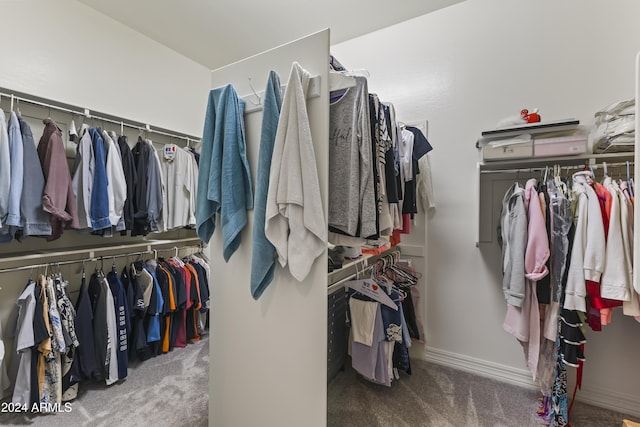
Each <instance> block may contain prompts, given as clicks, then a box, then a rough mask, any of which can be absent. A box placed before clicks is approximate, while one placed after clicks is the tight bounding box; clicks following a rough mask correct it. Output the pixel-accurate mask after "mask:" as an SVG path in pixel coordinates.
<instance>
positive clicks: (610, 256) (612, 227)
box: [600, 177, 630, 301]
mask: <svg viewBox="0 0 640 427" xmlns="http://www.w3.org/2000/svg"><path fill="white" fill-rule="evenodd" d="M603 185H604V187H605V189H606V190H607V191H608V192H609V193H610V194H611V213H610V216H609V234H608V236H607V244H606V256H605V265H606V268H605V269H604V272H603V273H602V282H601V283H600V296H602V298H609V299H614V300H619V301H628V300H629V299H630V295H629V285H630V276H629V273H630V271H629V270H627V268H628V267H627V259H626V254H625V252H628V248H627V251H625V244H624V236H623V230H622V212H621V205H620V198H619V196H618V189H617V185H616V184H615V183H614V182H613V180H612V179H611V177H606V178H605V179H604V183H603ZM625 222H626V221H625ZM627 246H628V245H627Z"/></svg>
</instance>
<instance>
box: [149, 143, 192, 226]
mask: <svg viewBox="0 0 640 427" xmlns="http://www.w3.org/2000/svg"><path fill="white" fill-rule="evenodd" d="M158 157H159V159H160V171H161V173H162V180H163V181H164V182H165V191H164V192H163V194H162V196H163V206H164V209H163V212H165V213H164V215H163V217H164V224H165V229H166V230H172V229H174V228H179V227H186V226H187V225H195V222H196V218H195V196H196V190H195V185H194V184H195V181H196V178H195V175H194V171H193V169H194V161H195V159H194V158H193V156H192V155H191V154H189V153H188V152H187V151H186V150H184V149H183V148H180V147H178V146H177V145H175V144H167V145H165V146H163V147H162V148H160V149H158Z"/></svg>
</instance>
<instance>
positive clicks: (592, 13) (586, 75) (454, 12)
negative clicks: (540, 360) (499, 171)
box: [332, 0, 640, 413]
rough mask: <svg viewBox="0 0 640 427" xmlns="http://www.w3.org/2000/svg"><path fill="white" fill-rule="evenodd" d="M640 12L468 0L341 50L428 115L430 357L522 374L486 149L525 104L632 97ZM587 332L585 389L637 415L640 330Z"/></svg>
mask: <svg viewBox="0 0 640 427" xmlns="http://www.w3.org/2000/svg"><path fill="white" fill-rule="evenodd" d="M638 16H640V3H639V2H637V1H634V0H615V1H608V2H601V1H596V0H589V1H584V0H582V1H580V0H565V1H562V2H557V1H553V0H542V1H537V2H525V1H521V0H520V1H513V0H467V1H465V2H463V3H460V4H457V5H454V6H451V7H449V8H446V9H443V10H440V11H437V12H434V13H432V14H429V15H424V16H421V17H418V18H415V19H413V20H411V21H407V22H406V23H403V24H399V25H396V26H393V27H390V28H388V29H385V30H381V31H378V32H375V33H372V34H369V35H367V36H363V37H360V38H357V39H354V40H351V41H348V42H345V43H341V44H338V45H336V46H333V47H332V53H333V54H334V55H336V57H337V58H338V59H339V60H340V61H341V62H342V63H343V64H344V65H345V66H346V67H347V68H366V69H368V70H369V71H370V73H371V78H370V80H369V87H370V89H371V90H372V91H376V92H377V93H378V94H379V95H380V96H381V98H383V99H385V100H389V101H391V102H394V104H395V106H396V109H397V111H398V114H399V117H401V118H403V119H405V120H421V119H424V118H426V119H427V120H429V140H430V141H431V143H432V145H433V146H434V147H435V149H434V151H433V152H432V154H429V155H430V156H433V157H432V162H431V164H432V166H433V179H434V188H435V191H436V199H437V211H436V213H435V215H434V216H433V217H432V218H430V222H429V226H428V227H427V228H428V231H427V234H428V235H427V272H428V276H427V284H426V287H427V295H426V323H427V325H426V329H427V346H428V348H427V353H429V352H432V353H440V354H445V355H448V356H449V359H450V360H454V359H456V358H457V359H459V360H460V361H463V362H465V361H466V362H468V363H474V364H476V366H478V367H483V368H486V370H487V371H492V370H493V371H495V372H499V371H504V372H506V375H511V374H513V375H516V376H517V375H523V374H524V367H525V365H524V358H523V355H522V351H521V349H520V346H519V345H518V344H517V343H516V341H515V339H513V338H512V337H511V336H510V335H509V334H507V333H506V332H504V331H503V329H502V321H503V318H504V313H505V310H506V306H505V302H504V298H503V296H502V292H501V273H500V264H499V257H498V247H497V244H494V245H493V246H490V247H482V248H481V249H478V248H476V247H475V239H476V232H475V227H476V224H477V221H478V218H477V214H476V212H477V207H476V206H475V204H476V203H475V200H476V191H477V190H476V187H475V185H476V179H477V178H476V161H477V159H478V155H477V150H476V148H475V146H474V144H475V141H476V139H477V138H478V137H479V135H480V133H481V131H483V130H487V129H490V128H493V127H494V126H495V124H496V123H497V122H498V121H499V120H500V119H501V118H503V117H506V116H510V115H514V114H518V112H519V111H520V109H522V108H529V109H532V108H536V107H537V108H539V109H540V113H541V115H542V118H543V120H553V119H563V118H569V117H575V118H578V119H580V121H581V123H583V124H586V123H592V122H593V114H594V112H595V111H596V110H597V109H599V108H601V107H604V106H606V105H608V104H609V103H612V102H615V101H618V100H622V99H628V98H632V97H633V96H634V75H635V71H634V70H635V63H634V60H635V55H636V52H638V50H640V26H638V25H637V17H638ZM588 339H589V341H588V343H587V346H586V357H587V362H586V368H585V375H584V383H583V391H582V393H580V394H579V395H581V396H582V397H583V398H585V399H587V400H590V401H591V400H593V399H599V400H600V401H601V402H602V401H604V400H606V402H605V404H608V405H613V404H614V403H615V402H613V401H614V400H615V399H614V397H615V398H616V399H617V400H618V401H620V402H622V403H621V405H623V406H624V408H631V409H633V408H636V409H635V412H636V413H638V409H637V408H640V392H638V387H637V383H638V381H637V380H638V376H637V375H635V374H634V375H633V376H630V375H629V374H630V373H631V372H635V373H637V368H638V362H637V360H638V358H637V355H638V353H639V352H640V324H637V323H636V322H635V321H634V320H632V319H629V318H622V316H616V317H615V319H614V321H613V323H612V324H611V325H610V326H608V327H606V328H605V330H604V331H603V332H601V333H598V334H595V333H591V334H589V335H588ZM596 393H600V396H602V395H603V394H604V395H606V396H609V397H606V396H605V398H600V396H598V395H596ZM607 399H608V400H607Z"/></svg>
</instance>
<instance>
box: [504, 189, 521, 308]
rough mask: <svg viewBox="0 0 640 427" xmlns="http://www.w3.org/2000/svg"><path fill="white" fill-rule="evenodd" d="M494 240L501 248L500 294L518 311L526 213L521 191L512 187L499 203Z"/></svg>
mask: <svg viewBox="0 0 640 427" xmlns="http://www.w3.org/2000/svg"><path fill="white" fill-rule="evenodd" d="M499 227H500V228H499V230H498V236H499V238H500V240H501V245H502V272H503V274H504V276H503V279H502V290H503V291H504V297H505V299H506V300H507V303H508V304H510V305H513V306H515V307H522V302H523V301H524V287H525V276H524V253H525V250H526V248H527V212H526V210H525V207H524V188H522V187H521V186H520V185H519V184H518V183H514V184H513V185H512V186H511V187H509V190H507V192H506V193H505V195H504V198H503V199H502V213H501V214H500V226H499Z"/></svg>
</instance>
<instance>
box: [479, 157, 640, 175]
mask: <svg viewBox="0 0 640 427" xmlns="http://www.w3.org/2000/svg"><path fill="white" fill-rule="evenodd" d="M605 164H606V167H607V168H610V167H612V168H615V167H626V166H628V165H633V164H634V161H632V160H630V161H628V162H615V163H607V162H604V163H601V164H590V163H583V164H580V165H569V166H560V169H561V170H588V168H589V167H591V168H593V170H596V169H598V168H599V167H604V166H605ZM545 170H549V171H551V170H552V166H545V167H540V166H536V167H530V168H526V167H524V168H512V169H494V170H484V169H483V170H481V171H480V173H481V174H488V173H490V174H495V173H508V174H514V173H527V172H530V173H532V172H544V171H545Z"/></svg>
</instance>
